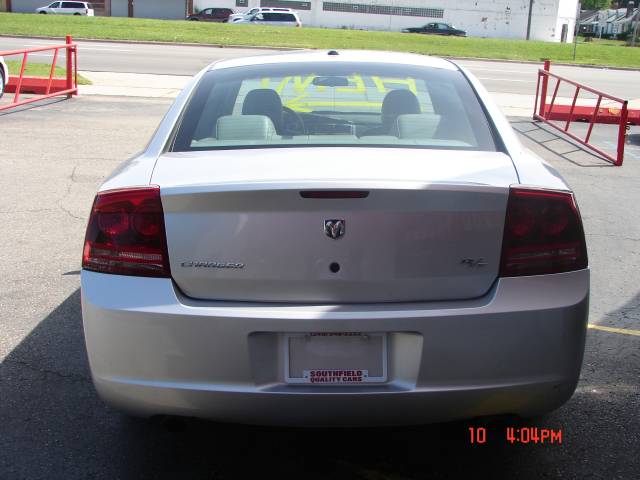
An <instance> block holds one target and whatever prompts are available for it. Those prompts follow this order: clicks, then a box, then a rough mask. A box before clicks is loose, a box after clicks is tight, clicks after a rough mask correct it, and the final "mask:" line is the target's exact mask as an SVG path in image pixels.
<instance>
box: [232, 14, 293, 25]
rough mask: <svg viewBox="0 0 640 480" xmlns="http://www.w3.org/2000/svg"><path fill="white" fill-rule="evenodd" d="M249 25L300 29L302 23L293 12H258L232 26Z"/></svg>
mask: <svg viewBox="0 0 640 480" xmlns="http://www.w3.org/2000/svg"><path fill="white" fill-rule="evenodd" d="M246 23H250V24H251V25H274V26H278V27H301V26H302V21H301V20H300V17H298V14H297V13H296V12H294V11H290V12H276V11H271V12H258V13H256V14H255V15H253V16H252V17H249V18H245V19H242V20H237V21H235V22H233V24H234V25H239V24H246Z"/></svg>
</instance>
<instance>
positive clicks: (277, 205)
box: [81, 50, 589, 427]
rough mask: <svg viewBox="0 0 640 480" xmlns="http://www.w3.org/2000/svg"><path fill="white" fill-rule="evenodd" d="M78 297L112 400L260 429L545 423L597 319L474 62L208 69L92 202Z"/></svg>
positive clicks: (552, 190) (543, 195) (413, 60)
mask: <svg viewBox="0 0 640 480" xmlns="http://www.w3.org/2000/svg"><path fill="white" fill-rule="evenodd" d="M132 166H135V168H132ZM81 279H82V280H81V281H82V316H83V322H84V334H85V339H86V347H87V351H88V358H89V364H90V367H91V373H92V378H93V382H94V384H95V386H96V388H97V391H98V393H99V394H100V396H101V397H102V398H103V399H104V400H105V401H106V402H107V403H108V404H109V405H112V406H113V407H115V408H118V409H120V410H124V411H125V412H129V413H131V414H134V415H139V416H147V417H150V416H154V415H185V416H197V417H209V418H212V419H214V420H218V421H221V420H222V421H230V422H243V423H257V424H287V425H310V426H329V425H333V426H340V427H345V426H350V425H366V426H373V425H398V424H420V423H428V422H434V421H446V420H453V419H462V418H471V417H479V416H487V415H491V416H493V415H501V414H516V415H521V416H535V415H539V414H542V413H544V412H548V411H551V410H553V409H555V408H558V407H559V406H560V405H562V404H563V403H565V402H566V401H567V400H568V399H569V398H570V397H571V395H572V394H573V392H574V389H575V388H576V385H577V382H578V379H579V378H580V369H581V366H582V357H583V352H584V346H585V338H586V332H587V317H588V311H589V308H588V304H589V268H588V262H587V250H586V245H585V237H584V231H583V228H582V220H581V219H580V212H579V210H578V206H577V204H576V200H575V198H574V195H573V192H572V191H571V188H570V187H569V186H568V185H567V183H566V182H565V181H564V180H563V179H562V178H561V177H560V175H559V174H558V172H556V171H555V170H554V169H553V168H552V167H551V166H550V165H546V164H544V163H543V162H542V160H541V159H540V158H538V157H536V156H535V155H534V154H533V153H532V152H529V151H527V150H525V149H524V148H523V146H522V145H521V143H520V141H519V140H518V137H517V136H516V134H515V132H514V131H513V129H512V127H511V125H510V124H509V122H508V121H507V119H506V118H505V117H504V116H503V115H502V113H501V112H500V110H499V109H498V107H497V106H496V105H495V103H494V102H493V100H492V98H491V95H490V94H489V93H488V92H487V90H486V89H485V88H484V87H483V86H482V84H481V83H480V81H479V80H478V79H477V78H476V77H475V76H474V75H472V74H471V73H469V71H467V70H466V69H465V68H464V67H460V66H458V65H457V64H455V63H454V62H451V61H448V60H444V59H440V58H436V57H430V56H425V55H415V54H406V53H397V52H362V51H335V50H332V51H312V52H291V53H281V54H276V55H261V56H255V57H243V58H234V59H228V60H222V61H219V62H216V63H214V64H212V65H211V66H210V67H209V68H206V69H204V70H202V71H201V72H200V73H199V74H198V75H197V77H196V78H195V79H194V81H193V82H190V83H189V84H188V86H187V87H186V89H185V90H184V91H183V92H182V93H181V94H180V95H179V96H178V98H177V99H176V100H175V102H174V104H173V106H172V107H171V108H170V109H169V111H168V113H167V115H166V116H165V117H164V119H163V120H162V123H161V124H160V126H159V127H158V129H157V130H156V132H155V133H154V135H153V138H152V139H151V141H150V142H149V144H148V146H147V147H146V149H145V151H144V152H141V153H140V154H139V155H137V156H135V157H133V158H132V159H130V160H129V161H128V162H127V163H125V164H124V165H122V166H120V167H119V168H118V169H117V170H116V172H114V174H113V175H111V176H110V177H109V179H108V180H106V182H105V183H104V184H103V185H102V186H101V187H100V189H99V191H98V193H97V195H96V198H95V201H94V202H93V206H92V209H91V214H90V217H89V222H88V227H87V234H86V240H85V245H84V250H83V259H82V276H81Z"/></svg>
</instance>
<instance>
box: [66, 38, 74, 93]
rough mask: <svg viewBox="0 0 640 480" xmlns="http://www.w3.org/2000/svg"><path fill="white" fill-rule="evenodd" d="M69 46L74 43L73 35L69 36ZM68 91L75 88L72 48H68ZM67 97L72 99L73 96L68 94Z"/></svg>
mask: <svg viewBox="0 0 640 480" xmlns="http://www.w3.org/2000/svg"><path fill="white" fill-rule="evenodd" d="M66 43H67V45H70V44H72V43H73V39H72V38H71V35H67V41H66ZM66 53H67V87H66V89H67V90H71V89H72V88H73V55H72V52H71V48H70V47H67V52H66ZM67 97H71V94H68V95H67Z"/></svg>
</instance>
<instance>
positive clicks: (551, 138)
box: [510, 120, 613, 168]
mask: <svg viewBox="0 0 640 480" xmlns="http://www.w3.org/2000/svg"><path fill="white" fill-rule="evenodd" d="M510 123H511V126H512V127H513V129H514V130H515V131H516V132H518V133H519V134H520V135H522V136H524V137H526V138H527V139H529V140H531V141H532V142H534V143H535V144H537V145H538V146H539V147H541V148H543V149H544V150H546V151H547V152H551V153H553V154H554V155H557V156H558V157H560V158H562V159H564V160H567V161H569V162H571V163H573V164H574V165H577V166H579V167H605V168H606V167H613V165H612V164H611V163H609V162H608V161H607V160H605V159H604V158H603V157H601V156H600V155H598V154H596V153H595V152H593V151H592V150H589V149H588V148H586V147H585V146H583V145H581V144H579V143H578V142H575V141H573V140H571V139H570V138H569V137H567V136H565V135H563V134H562V133H560V132H558V131H556V130H554V129H553V128H551V127H547V126H545V125H544V124H543V123H541V122H536V121H533V120H517V121H512V122H510ZM576 125H577V127H578V128H581V127H583V126H584V125H587V126H588V124H575V123H574V124H572V129H575V128H576ZM585 128H586V127H585ZM572 131H573V130H572ZM574 133H575V132H574ZM543 156H544V155H543Z"/></svg>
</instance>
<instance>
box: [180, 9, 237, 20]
mask: <svg viewBox="0 0 640 480" xmlns="http://www.w3.org/2000/svg"><path fill="white" fill-rule="evenodd" d="M233 13H234V11H233V10H231V9H230V8H205V9H204V10H202V11H200V12H199V13H194V14H192V15H189V16H188V17H187V18H186V19H187V20H193V21H203V22H227V21H228V20H229V15H233Z"/></svg>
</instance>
